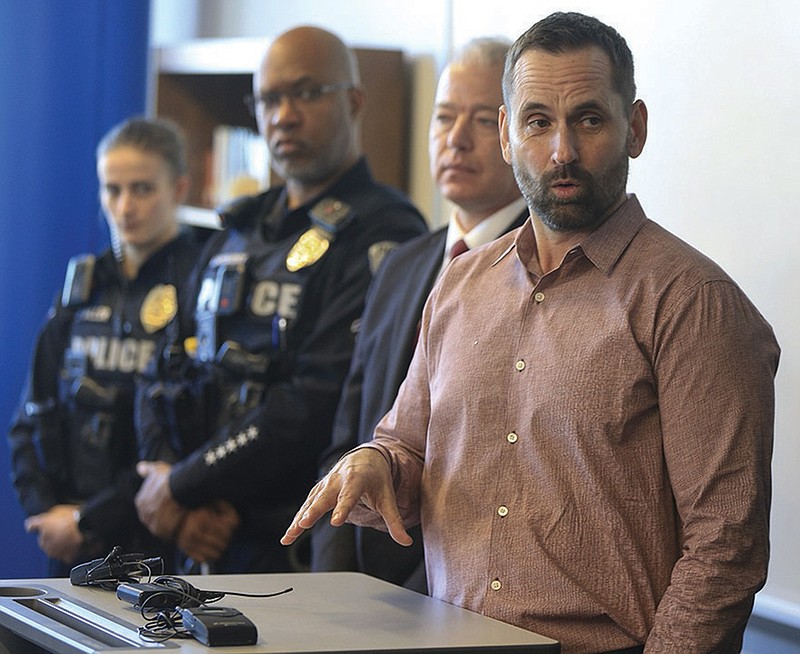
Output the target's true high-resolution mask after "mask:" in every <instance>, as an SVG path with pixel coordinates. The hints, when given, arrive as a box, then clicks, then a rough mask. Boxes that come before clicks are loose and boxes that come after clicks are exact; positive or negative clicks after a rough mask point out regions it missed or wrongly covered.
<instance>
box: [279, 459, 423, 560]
mask: <svg viewBox="0 0 800 654" xmlns="http://www.w3.org/2000/svg"><path fill="white" fill-rule="evenodd" d="M359 502H361V503H363V504H364V505H366V506H367V507H368V508H370V509H371V510H373V511H375V512H377V513H379V514H380V515H381V517H382V518H383V520H384V522H385V523H386V527H387V529H388V530H389V535H390V536H391V537H392V538H393V539H394V540H395V541H396V542H397V543H399V544H400V545H405V546H408V545H411V543H412V539H411V536H409V535H408V532H407V531H406V528H405V526H404V525H403V520H402V518H401V517H400V511H399V510H398V508H397V498H396V497H395V493H394V486H393V485H392V474H391V470H390V468H389V463H388V462H387V461H386V459H385V458H384V457H383V455H382V454H381V453H380V452H378V451H377V450H375V449H372V448H359V449H357V450H354V451H352V452H350V453H349V454H347V455H345V456H344V457H342V458H341V459H339V461H338V462H337V463H336V465H335V466H333V468H332V469H331V471H330V472H329V473H328V474H327V475H325V477H323V478H322V479H321V480H320V481H319V482H317V484H316V485H315V486H314V487H313V488H312V489H311V492H310V493H309V494H308V497H307V498H306V501H305V502H303V505H302V506H301V507H300V510H299V511H298V512H297V513H296V514H295V516H294V519H293V520H292V523H291V524H290V525H289V528H288V529H287V530H286V533H285V534H284V535H283V538H281V544H283V545H291V544H292V543H293V542H294V541H295V540H297V539H298V538H299V537H300V535H301V534H302V533H303V532H304V531H305V530H306V529H311V527H313V526H314V525H315V524H316V522H317V521H318V520H319V519H320V518H321V517H322V516H323V515H325V514H326V513H327V512H328V511H332V514H331V525H332V526H334V527H341V526H342V525H343V524H344V523H345V521H346V520H347V517H348V516H349V515H350V512H351V511H352V510H353V509H354V508H355V507H356V505H357V504H358V503H359Z"/></svg>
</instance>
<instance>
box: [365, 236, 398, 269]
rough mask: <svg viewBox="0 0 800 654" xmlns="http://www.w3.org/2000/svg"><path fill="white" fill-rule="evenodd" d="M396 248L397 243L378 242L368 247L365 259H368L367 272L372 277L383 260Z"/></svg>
mask: <svg viewBox="0 0 800 654" xmlns="http://www.w3.org/2000/svg"><path fill="white" fill-rule="evenodd" d="M397 246H398V243H397V241H378V242H377V243H373V244H372V245H370V246H369V250H368V251H367V257H368V258H369V270H370V272H371V273H372V276H373V277H374V276H375V273H377V272H378V268H380V266H381V263H383V258H384V257H385V256H386V255H387V254H389V253H390V252H391V251H392V250H394V249H395V248H396V247H397Z"/></svg>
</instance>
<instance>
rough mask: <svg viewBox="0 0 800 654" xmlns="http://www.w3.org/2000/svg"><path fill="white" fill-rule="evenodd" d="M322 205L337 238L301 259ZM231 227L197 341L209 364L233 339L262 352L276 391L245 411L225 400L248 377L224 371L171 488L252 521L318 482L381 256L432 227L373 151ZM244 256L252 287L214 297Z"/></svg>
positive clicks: (258, 199)
mask: <svg viewBox="0 0 800 654" xmlns="http://www.w3.org/2000/svg"><path fill="white" fill-rule="evenodd" d="M342 208H344V209H342ZM342 212H344V214H343V215H340V214H342ZM320 213H322V214H323V215H322V219H321V220H322V222H327V223H328V224H327V226H324V227H323V229H327V230H329V231H330V234H329V236H331V239H330V241H329V243H328V244H327V249H326V250H325V251H324V253H322V254H319V253H318V252H317V251H316V250H313V247H315V246H314V243H313V242H312V246H310V247H311V251H310V252H306V253H305V254H306V259H305V263H303V259H302V257H300V259H301V261H300V263H301V265H299V266H298V265H297V263H296V261H295V260H294V259H293V258H292V257H293V256H294V255H296V254H297V250H298V247H299V246H298V244H300V243H302V241H303V238H304V235H306V234H307V233H308V232H309V230H312V229H314V228H315V226H316V227H319V224H318V223H319V219H318V217H319V215H320ZM326 213H327V214H329V213H334V214H336V215H334V216H333V217H330V216H328V217H326V215H325V214H326ZM312 214H313V215H315V216H317V218H314V220H312V218H311V217H310V216H311V215H312ZM224 224H225V226H226V227H228V229H227V230H226V231H225V232H223V233H221V234H219V235H217V236H216V238H215V239H214V240H213V241H212V242H210V243H209V245H208V248H209V249H208V254H207V256H206V257H205V258H204V259H205V260H206V261H207V262H208V265H207V266H206V272H205V273H204V274H203V275H202V276H201V280H200V284H201V288H200V290H199V294H198V295H199V297H198V311H197V315H198V320H197V329H198V331H199V332H200V333H199V334H198V341H199V344H198V347H199V348H200V349H201V350H205V351H206V355H205V357H201V358H205V359H207V360H210V359H211V357H212V355H213V354H214V353H215V352H216V353H217V354H219V352H220V349H221V348H223V347H224V346H225V345H226V343H227V344H231V343H232V344H234V345H235V347H236V348H239V349H240V350H241V351H242V352H244V353H247V354H248V355H252V356H254V357H256V358H257V357H262V361H267V362H268V369H267V372H266V373H265V374H264V375H255V381H258V382H262V383H263V384H264V386H265V388H264V392H263V396H262V397H261V398H260V399H259V401H258V402H257V404H256V405H255V406H254V407H253V408H251V409H249V410H247V411H245V412H243V413H242V412H241V411H240V414H239V415H237V414H236V408H235V407H234V408H231V407H230V406H228V405H226V404H225V403H226V401H227V402H228V404H229V403H230V402H229V401H230V399H231V397H233V403H234V404H235V403H236V402H237V401H239V400H240V399H241V396H242V393H241V383H242V379H241V378H240V379H238V380H233V379H231V378H232V377H235V375H231V374H225V373H223V375H222V376H223V381H222V382H221V384H220V386H221V387H222V388H221V389H219V388H218V389H217V390H218V391H219V390H221V394H222V395H223V396H224V397H223V398H222V399H220V400H219V401H220V403H221V404H222V405H223V406H221V407H220V410H218V411H217V414H216V415H208V416H207V420H206V422H207V423H210V424H212V430H211V432H212V433H210V434H207V435H206V436H207V438H208V439H209V440H208V442H207V443H202V444H193V447H197V449H196V450H195V451H193V452H192V453H190V454H188V456H187V457H186V458H184V459H183V460H182V461H181V462H179V463H178V464H176V465H175V466H174V467H173V471H172V475H171V479H170V486H171V489H172V492H173V494H174V496H175V497H176V499H177V500H178V501H179V502H180V503H181V504H185V505H188V506H196V505H201V504H205V503H207V502H209V501H211V500H213V499H217V498H220V497H221V498H224V499H228V500H230V501H233V502H234V503H235V504H236V505H237V509H239V511H240V512H244V514H245V515H244V520H245V522H247V514H248V512H249V511H251V510H252V511H260V512H261V513H263V512H264V511H266V512H268V511H269V507H273V506H276V505H283V506H287V505H288V506H291V507H292V508H294V507H295V506H296V503H297V501H298V499H299V498H301V497H304V496H305V493H306V491H307V490H308V488H309V486H310V485H311V484H312V483H313V481H314V479H315V477H316V470H317V465H318V458H319V455H320V453H321V452H322V450H323V449H324V447H325V446H326V445H327V444H328V442H329V440H330V431H331V423H332V420H333V414H334V412H335V409H336V404H337V401H338V398H339V394H340V391H341V385H342V383H343V380H344V377H345V375H346V374H347V370H348V367H349V362H350V357H351V354H352V350H353V345H354V332H355V330H356V328H357V321H358V318H359V317H360V315H361V311H362V308H363V303H364V297H365V294H366V291H367V287H368V286H369V283H370V281H371V279H372V276H373V274H374V272H375V269H376V267H377V265H378V263H379V262H380V259H381V256H382V254H384V253H385V252H387V251H388V250H389V249H390V248H391V247H392V246H394V245H395V244H396V243H398V242H401V241H406V240H408V239H410V238H412V237H414V236H417V235H419V234H421V233H424V232H425V231H426V230H427V227H426V225H425V222H424V220H423V219H422V217H421V216H420V214H419V213H418V212H417V210H416V209H415V208H414V207H413V206H412V205H411V204H410V203H409V202H408V200H407V199H406V198H405V197H404V196H403V195H402V194H400V193H398V192H397V191H395V190H393V189H389V188H388V187H383V186H381V185H378V184H376V183H375V182H374V180H373V179H372V177H371V175H370V172H369V169H368V167H367V164H366V161H365V160H363V159H362V160H360V161H359V162H358V163H357V164H356V165H355V166H354V167H353V168H352V169H351V170H350V171H348V172H347V173H346V174H345V175H344V176H343V177H341V178H340V179H339V180H338V181H337V182H336V183H335V184H334V185H333V186H332V187H330V188H329V189H328V190H327V191H326V192H325V193H323V194H322V195H321V196H320V197H319V198H316V199H315V200H313V201H311V202H309V203H308V204H307V205H305V206H302V207H299V208H297V209H295V210H292V211H289V210H287V209H286V198H285V191H284V190H283V189H280V188H279V189H272V190H270V191H268V192H266V193H264V194H262V195H260V196H255V197H254V198H250V199H248V200H247V201H245V202H244V203H243V204H241V205H239V207H238V209H237V210H235V212H232V213H231V214H229V215H226V216H224ZM301 254H302V253H301ZM243 261H244V262H245V264H244V266H245V273H244V284H243V289H241V293H240V294H239V295H237V294H235V293H234V295H232V296H231V295H230V294H227V293H222V294H220V293H219V292H217V293H216V294H215V293H214V284H215V283H223V282H222V281H220V280H221V279H222V277H221V276H220V274H219V271H220V265H222V266H225V265H229V266H233V267H235V266H237V265H239V264H241V263H242V262H243ZM293 262H294V263H293ZM214 280H217V282H215V281H214ZM216 290H217V291H219V288H217V289H216ZM236 297H238V298H239V300H235V298H236ZM209 300H211V303H212V304H216V305H217V309H218V310H219V311H218V314H217V315H216V316H215V317H214V318H213V319H212V322H213V329H206V330H205V332H204V328H203V325H202V324H201V323H202V321H203V320H204V319H207V318H208V316H207V315H206V316H205V317H204V310H205V309H207V308H208V306H207V304H208V302H209ZM231 302H238V303H240V305H241V306H238V307H237V310H236V311H234V312H233V313H229V312H227V307H230V306H232V305H231ZM226 303H227V304H226ZM222 305H224V306H222ZM209 334H210V336H209ZM209 339H211V340H213V343H210V344H209V343H208V342H206V341H208V340H209ZM208 365H212V366H213V365H216V364H212V363H209V364H208ZM226 380H228V381H230V386H227V387H226V385H225V384H226ZM237 389H238V391H239V392H238V393H237ZM218 416H222V417H221V418H218ZM193 447H189V449H190V450H191V449H193ZM285 515H286V514H285V512H281V513H280V518H275V524H273V525H269V524H267V523H269V519H268V518H267V519H264V517H263V515H262V516H261V517H260V518H259V520H258V522H259V524H260V528H262V529H264V528H266V529H268V530H274V531H275V533H277V531H278V530H279V529H283V528H285V522H284V521H285ZM252 526H253V525H251V527H252Z"/></svg>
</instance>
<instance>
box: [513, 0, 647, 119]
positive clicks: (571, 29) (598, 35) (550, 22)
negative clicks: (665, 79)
mask: <svg viewBox="0 0 800 654" xmlns="http://www.w3.org/2000/svg"><path fill="white" fill-rule="evenodd" d="M591 46H596V47H598V48H600V49H601V50H602V51H603V52H605V53H606V54H607V55H608V58H609V59H610V60H611V68H612V84H613V85H614V90H615V91H616V92H617V93H619V94H620V96H622V99H623V101H624V102H625V103H626V104H627V105H631V104H633V101H634V100H635V99H636V83H635V82H634V80H633V55H632V54H631V51H630V48H629V47H628V44H627V43H626V42H625V39H624V38H622V36H621V35H620V34H619V32H617V30H615V29H614V28H613V27H610V26H608V25H606V24H605V23H602V22H600V21H599V20H597V19H596V18H593V17H592V16H586V15H584V14H580V13H577V12H560V11H559V12H556V13H553V14H550V15H549V16H547V17H546V18H543V19H542V20H540V21H539V22H537V23H535V24H534V25H533V26H532V27H530V28H529V29H528V30H527V31H526V32H524V33H523V34H522V35H521V36H520V37H519V38H518V39H517V40H516V41H515V42H514V45H512V46H511V49H510V50H509V51H508V56H507V57H506V65H505V70H504V72H503V101H504V102H505V103H506V105H508V103H509V101H510V99H511V95H512V92H513V89H512V75H513V72H514V67H515V66H516V65H517V61H519V58H520V57H521V56H522V53H523V52H525V51H526V50H544V51H545V52H549V53H551V54H560V53H563V52H570V51H574V50H582V49H583V48H588V47H591Z"/></svg>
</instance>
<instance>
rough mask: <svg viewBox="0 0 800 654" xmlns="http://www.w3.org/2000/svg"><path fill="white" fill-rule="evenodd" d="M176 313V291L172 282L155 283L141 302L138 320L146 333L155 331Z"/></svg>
mask: <svg viewBox="0 0 800 654" xmlns="http://www.w3.org/2000/svg"><path fill="white" fill-rule="evenodd" d="M176 313H178V293H177V291H176V290H175V287H174V286H173V285H172V284H157V285H156V286H154V287H153V288H151V289H150V292H149V293H148V294H147V297H145V299H144V302H142V308H141V309H140V310H139V320H140V321H141V323H142V326H143V327H144V330H145V331H146V332H147V333H148V334H152V333H154V332H157V331H158V330H159V329H162V328H163V327H165V326H166V325H167V323H168V322H169V321H170V320H172V319H173V318H174V317H175V314H176Z"/></svg>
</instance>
